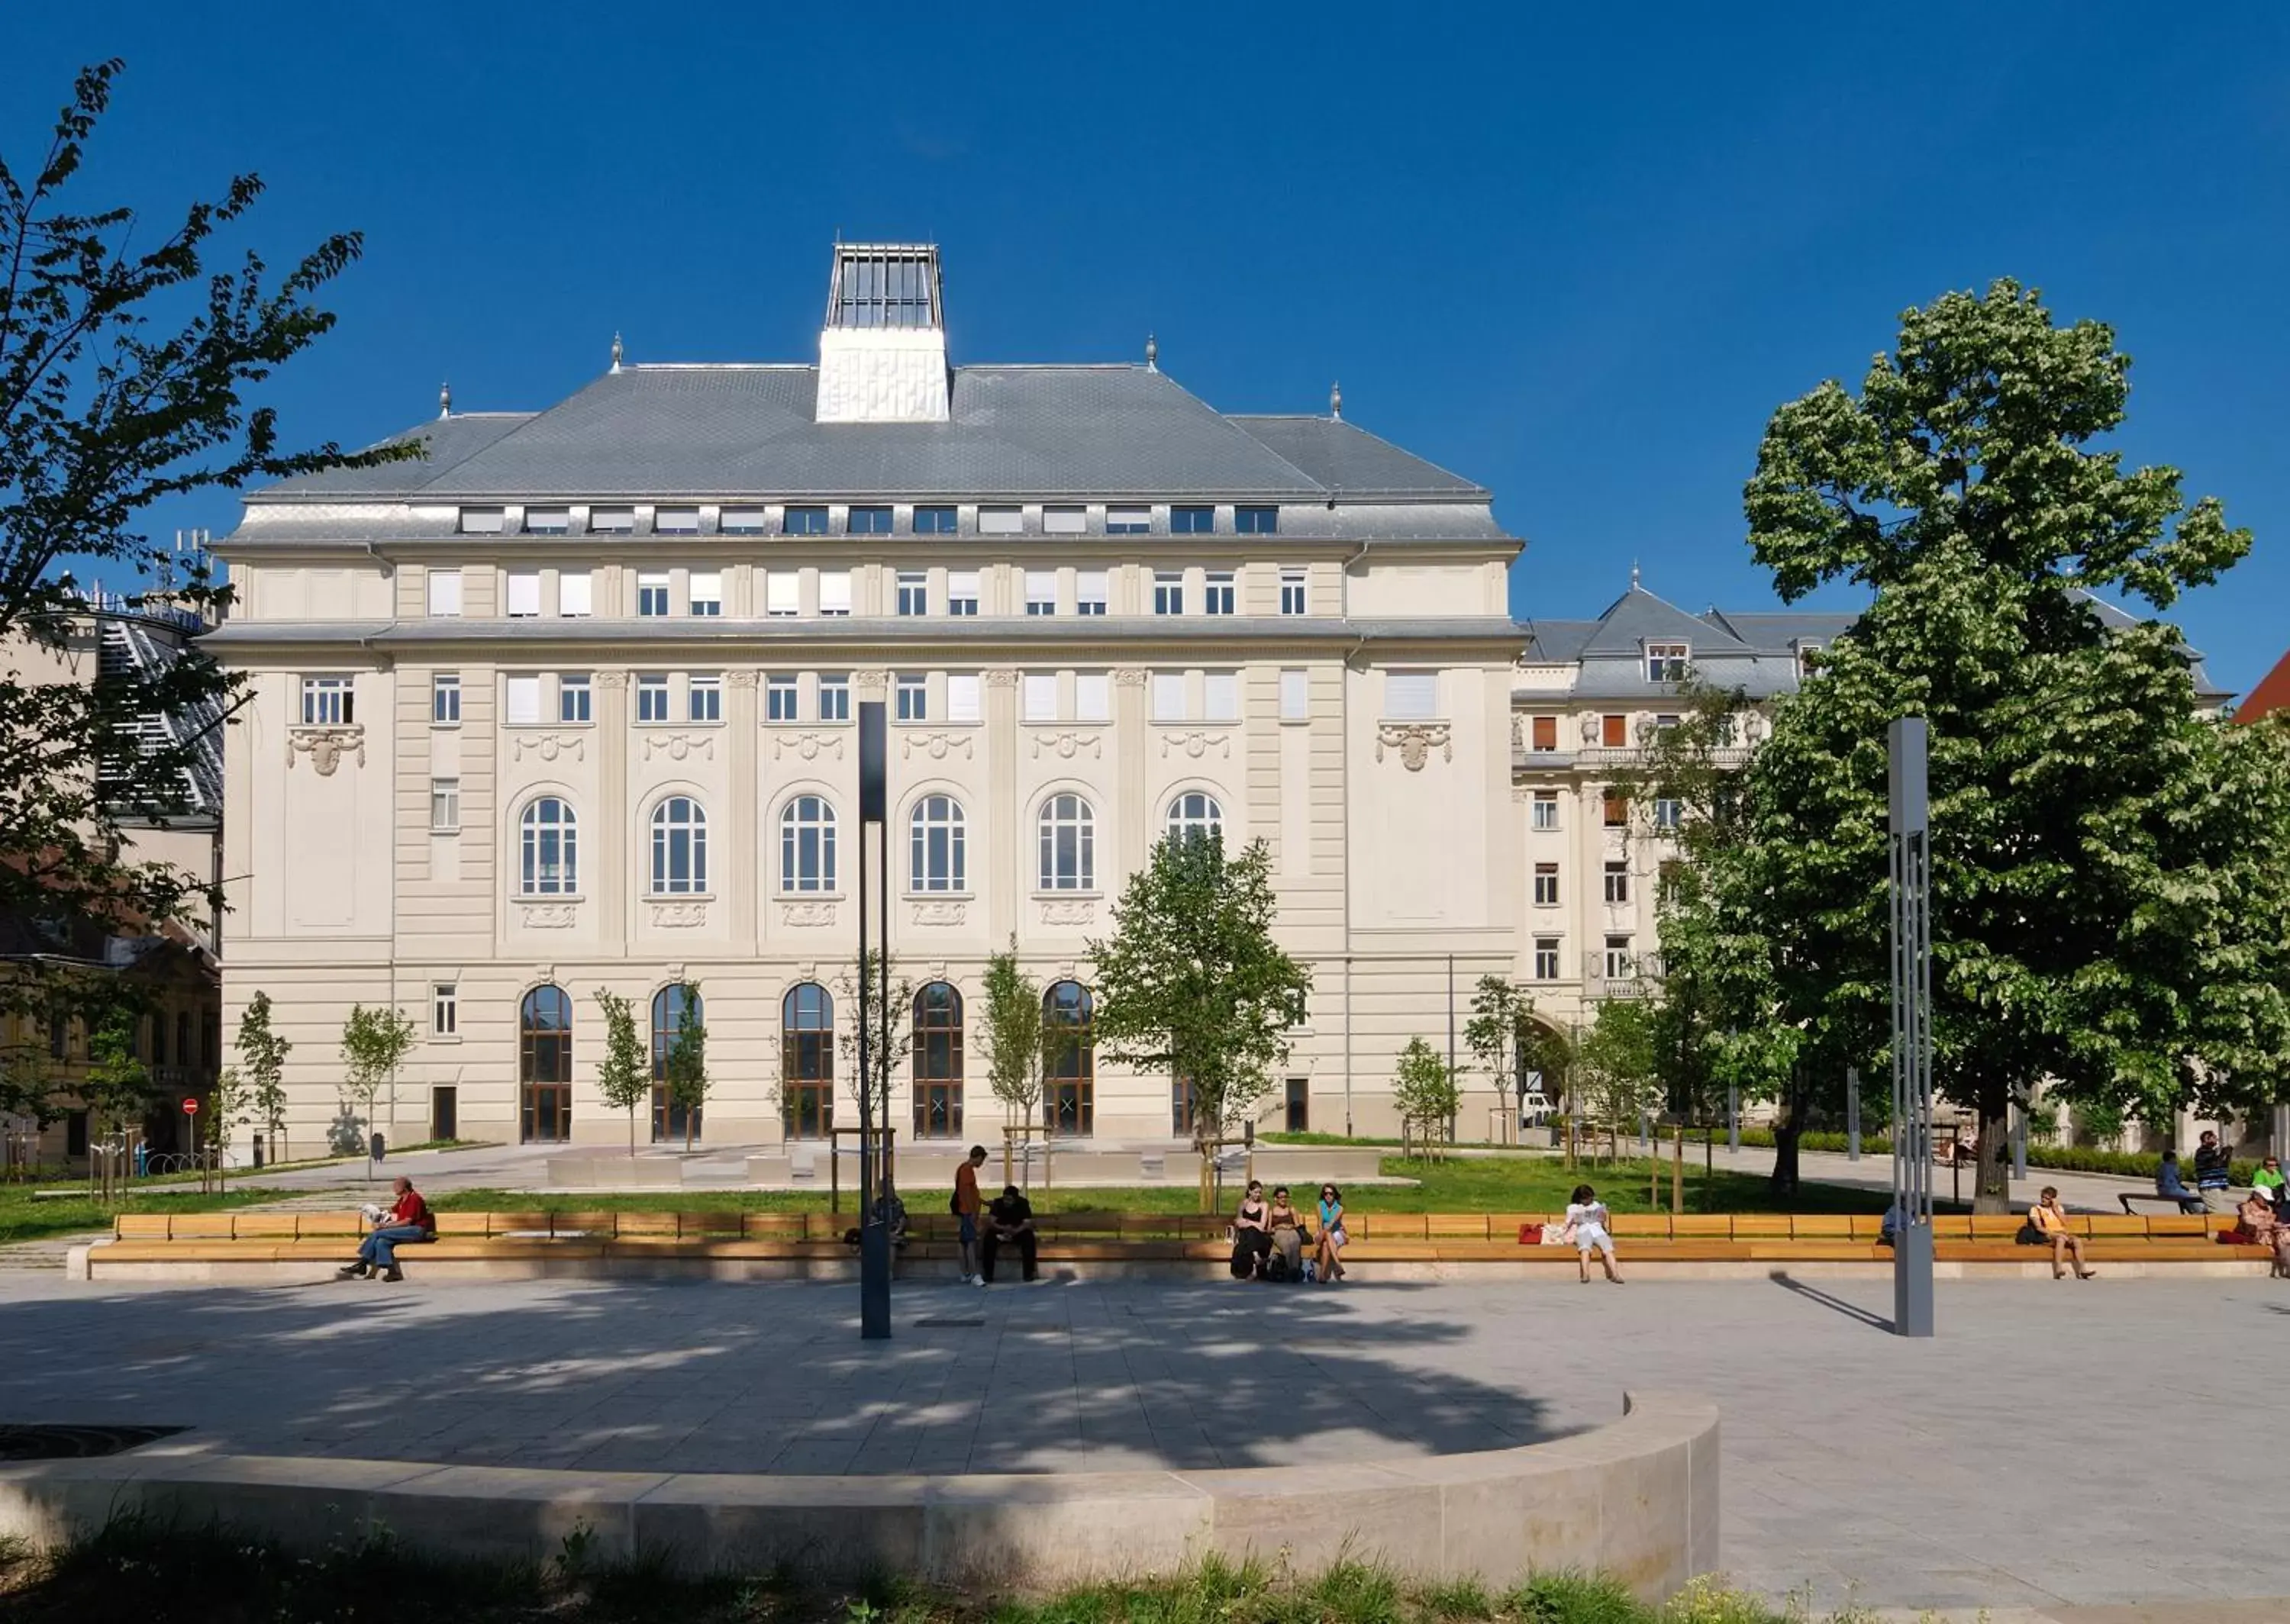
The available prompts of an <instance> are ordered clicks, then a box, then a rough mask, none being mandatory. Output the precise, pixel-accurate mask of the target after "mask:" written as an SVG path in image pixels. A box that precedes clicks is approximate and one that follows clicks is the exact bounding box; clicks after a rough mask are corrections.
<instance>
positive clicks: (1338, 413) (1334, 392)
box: [1328, 380, 1344, 423]
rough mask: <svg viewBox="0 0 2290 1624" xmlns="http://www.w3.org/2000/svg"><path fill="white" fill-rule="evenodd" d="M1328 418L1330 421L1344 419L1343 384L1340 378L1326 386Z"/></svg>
mask: <svg viewBox="0 0 2290 1624" xmlns="http://www.w3.org/2000/svg"><path fill="white" fill-rule="evenodd" d="M1328 418H1329V420H1331V421H1332V422H1338V423H1341V422H1342V421H1343V420H1344V386H1343V384H1342V382H1341V380H1340V381H1338V382H1335V383H1332V384H1330V385H1329V386H1328Z"/></svg>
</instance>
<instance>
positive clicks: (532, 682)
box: [501, 675, 540, 727]
mask: <svg viewBox="0 0 2290 1624" xmlns="http://www.w3.org/2000/svg"><path fill="white" fill-rule="evenodd" d="M501 719H502V720H503V721H505V722H507V723H508V724H509V725H510V726H511V727H531V726H532V725H534V724H537V723H538V722H540V677H539V676H532V675H527V676H512V677H510V678H508V701H507V703H506V705H505V706H504V707H503V708H502V711H501Z"/></svg>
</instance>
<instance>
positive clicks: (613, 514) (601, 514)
mask: <svg viewBox="0 0 2290 1624" xmlns="http://www.w3.org/2000/svg"><path fill="white" fill-rule="evenodd" d="M636 528H637V510H636V509H635V508H589V531H590V532H591V533H592V534H597V535H606V536H626V535H633V534H634V533H635V532H636Z"/></svg>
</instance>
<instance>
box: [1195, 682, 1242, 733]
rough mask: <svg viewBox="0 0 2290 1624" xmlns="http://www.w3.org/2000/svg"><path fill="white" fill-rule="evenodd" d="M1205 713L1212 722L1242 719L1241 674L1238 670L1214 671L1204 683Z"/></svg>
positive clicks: (1202, 693) (1202, 694) (1202, 695)
mask: <svg viewBox="0 0 2290 1624" xmlns="http://www.w3.org/2000/svg"><path fill="white" fill-rule="evenodd" d="M1201 698H1202V700H1203V701H1204V709H1203V715H1205V716H1206V717H1207V718H1208V719H1209V720H1210V721H1212V722H1237V721H1239V720H1240V675H1239V673H1238V672H1236V671H1212V672H1210V673H1209V674H1208V675H1207V676H1206V677H1205V678H1204V679H1203V683H1202V692H1201Z"/></svg>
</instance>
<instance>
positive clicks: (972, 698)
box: [946, 671, 979, 722]
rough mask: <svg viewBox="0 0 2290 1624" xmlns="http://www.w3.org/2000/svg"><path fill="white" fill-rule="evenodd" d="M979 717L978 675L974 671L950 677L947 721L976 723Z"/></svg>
mask: <svg viewBox="0 0 2290 1624" xmlns="http://www.w3.org/2000/svg"><path fill="white" fill-rule="evenodd" d="M978 715H979V712H978V674H977V673H976V672H974V671H973V672H969V673H966V674H957V675H956V676H949V677H948V678H947V679H946V719H947V720H948V721H949V722H975V721H977V720H978Z"/></svg>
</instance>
